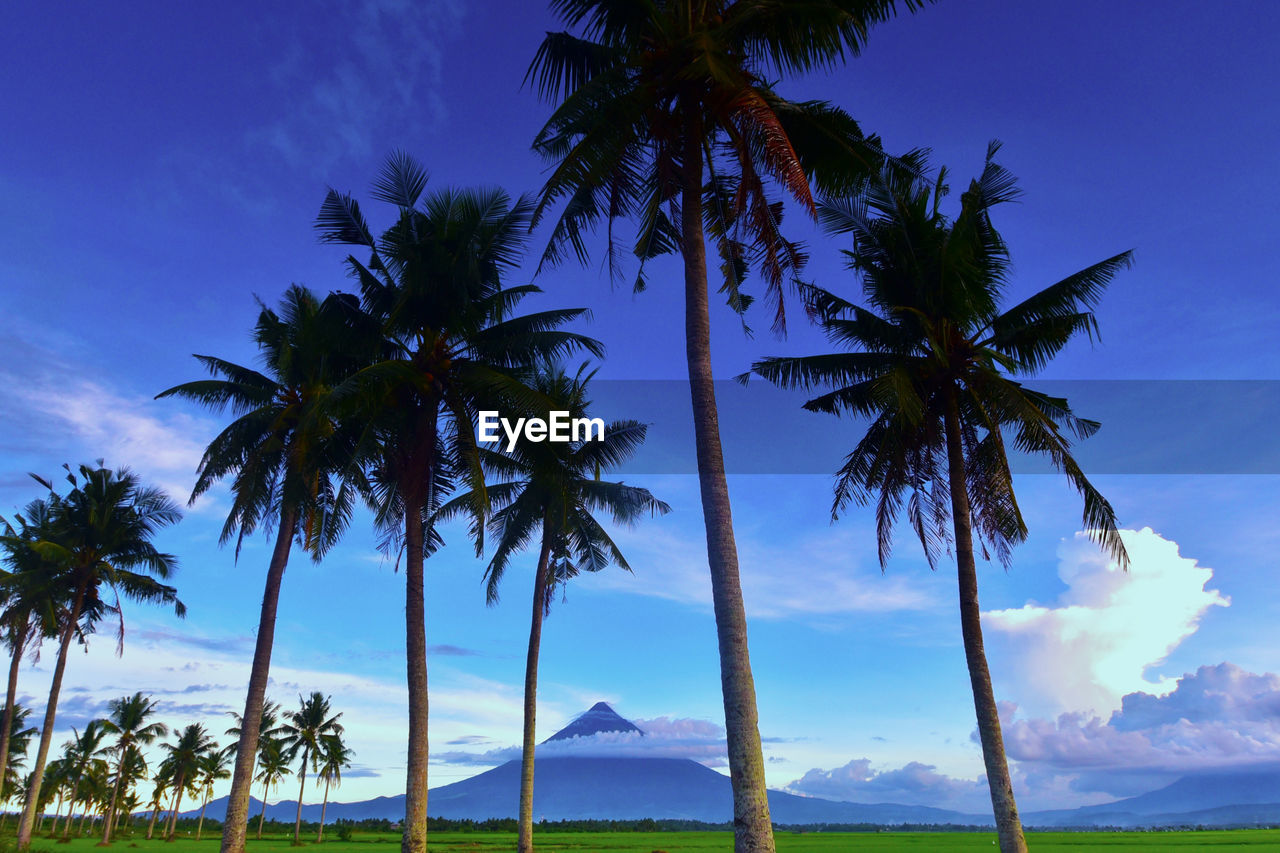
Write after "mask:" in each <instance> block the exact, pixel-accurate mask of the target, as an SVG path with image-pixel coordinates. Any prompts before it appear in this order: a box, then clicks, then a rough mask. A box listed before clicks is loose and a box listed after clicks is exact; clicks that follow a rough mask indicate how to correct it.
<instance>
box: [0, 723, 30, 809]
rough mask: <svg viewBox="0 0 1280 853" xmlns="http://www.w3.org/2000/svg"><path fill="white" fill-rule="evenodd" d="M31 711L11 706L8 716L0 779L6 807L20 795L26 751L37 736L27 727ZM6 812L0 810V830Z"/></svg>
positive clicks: (2, 798)
mask: <svg viewBox="0 0 1280 853" xmlns="http://www.w3.org/2000/svg"><path fill="white" fill-rule="evenodd" d="M29 716H31V709H30V708H27V707H25V706H23V705H20V704H15V705H14V706H13V711H12V713H11V714H10V716H9V731H8V732H6V734H7V737H6V739H5V744H6V750H7V754H6V756H5V758H6V759H7V761H6V762H5V764H4V774H5V775H4V777H3V778H0V785H2V786H3V787H0V804H4V805H8V803H9V801H10V800H11V799H13V797H14V795H15V794H19V795H20V794H21V788H22V770H23V766H24V765H25V764H26V763H27V761H26V759H27V749H28V748H29V747H30V745H31V738H32V736H34V735H36V734H39V733H38V732H37V731H36V730H35V729H34V728H31V727H28V726H27V717H29ZM8 814H9V813H8V812H7V811H3V810H0V830H3V828H4V819H5V818H6V817H7V816H8Z"/></svg>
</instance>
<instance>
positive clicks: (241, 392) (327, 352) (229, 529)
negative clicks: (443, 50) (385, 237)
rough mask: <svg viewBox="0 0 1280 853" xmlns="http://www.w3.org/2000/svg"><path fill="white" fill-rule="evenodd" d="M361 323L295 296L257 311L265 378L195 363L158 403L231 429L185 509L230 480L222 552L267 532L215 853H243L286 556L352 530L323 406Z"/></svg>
mask: <svg viewBox="0 0 1280 853" xmlns="http://www.w3.org/2000/svg"><path fill="white" fill-rule="evenodd" d="M359 318H360V314H359V311H358V303H357V302H356V300H355V298H354V297H350V296H344V295H342V294H331V295H330V296H328V297H326V298H325V299H323V300H321V299H319V298H318V297H317V296H316V295H315V294H313V293H312V292H311V291H309V290H307V289H306V288H304V287H301V286H298V285H294V286H292V287H290V288H289V290H288V291H287V292H286V293H285V296H284V300H283V302H282V304H281V307H280V311H279V312H278V313H277V312H276V311H274V310H272V309H270V308H267V307H266V306H263V307H262V311H261V313H260V314H259V315H258V322H257V325H256V326H255V327H254V332H253V338H254V341H255V343H257V345H258V348H259V350H260V354H261V355H260V357H261V361H262V363H263V371H262V372H260V371H256V370H251V369H249V368H246V367H241V366H239V365H236V364H232V363H231V362H228V361H224V360H222V359H219V358H214V357H212V356H205V355H197V356H196V359H197V360H198V361H199V362H200V363H201V364H203V365H204V366H205V368H207V369H208V370H209V372H210V373H211V374H213V376H214V377H215V378H213V379H206V380H200V381H196V382H188V383H186V384H183V385H178V386H176V387H174V388H170V389H169V390H167V391H163V392H161V393H160V394H158V395H157V397H169V396H177V397H183V398H186V399H188V400H194V401H196V402H198V403H200V404H202V405H204V406H206V407H208V408H211V409H213V410H215V411H219V412H220V411H223V410H225V409H230V411H231V412H232V413H233V414H235V415H236V416H237V417H236V420H235V421H233V422H232V423H231V424H230V425H229V426H228V427H227V428H226V429H225V430H223V431H222V433H221V434H219V435H218V437H217V438H215V439H214V440H213V441H212V442H211V443H210V444H209V447H208V449H207V450H206V451H205V454H204V458H203V459H202V460H201V462H200V474H199V477H198V479H197V480H196V485H195V488H194V489H193V490H192V494H191V500H192V501H195V500H196V498H197V497H199V496H200V495H201V494H203V493H204V492H205V491H207V490H208V489H209V487H210V486H212V485H213V484H214V483H215V482H217V481H218V480H220V479H222V478H224V477H228V476H230V477H232V478H233V484H232V493H233V495H234V498H233V502H232V507H231V512H230V513H229V514H228V516H227V521H226V524H225V525H224V526H223V528H222V538H221V541H222V542H223V543H225V542H227V541H229V540H230V539H231V538H233V537H235V538H236V554H237V556H238V555H239V551H240V543H241V542H242V541H243V539H244V537H245V536H247V535H249V534H251V533H253V532H254V531H256V530H257V529H259V528H260V527H265V528H267V529H270V527H271V525H272V524H275V527H276V541H275V548H274V549H273V550H272V553H271V561H270V563H269V564H268V566H267V578H266V586H265V589H264V592H263V596H262V610H261V613H260V615H259V618H258V634H257V641H256V644H255V647H254V653H253V665H252V668H251V669H250V672H249V686H248V690H247V692H246V696H245V710H244V719H245V720H248V721H249V724H248V725H247V726H244V727H243V728H242V730H241V731H240V732H239V733H238V734H239V738H240V740H239V744H238V746H237V748H236V763H235V771H234V773H233V776H232V781H231V793H230V795H229V798H228V801H227V815H226V820H225V822H224V823H223V829H222V853H243V851H244V842H245V831H246V823H247V820H248V814H249V795H250V788H251V787H252V784H253V767H254V760H255V757H256V756H257V752H258V746H257V744H258V738H259V737H260V736H261V727H260V726H259V719H260V718H261V716H262V708H263V702H264V701H265V696H266V689H267V680H268V678H269V676H270V670H271V648H272V644H273V643H274V640H275V624H276V611H277V608H278V605H279V601H280V587H281V582H282V580H283V578H284V571H285V567H286V566H287V565H288V562H289V551H290V547H291V546H292V544H293V541H294V539H295V538H300V540H301V543H302V545H303V547H305V548H306V549H307V550H308V551H310V553H311V555H312V556H313V558H315V559H316V560H319V559H320V557H321V556H322V555H323V554H324V552H325V551H326V550H327V549H328V548H329V547H330V546H331V545H333V544H334V543H335V542H336V541H337V540H338V538H339V537H340V536H341V533H342V531H343V530H344V529H345V527H346V524H347V522H348V520H349V518H350V511H351V507H352V503H353V501H352V491H351V489H350V486H349V477H351V476H356V475H358V471H357V470H356V469H354V468H352V467H351V465H350V461H351V446H350V442H349V441H348V436H349V431H347V430H343V429H341V428H340V425H338V424H336V423H335V422H334V420H333V418H332V417H331V415H330V413H329V409H328V408H327V406H326V403H327V400H328V397H329V393H330V390H331V389H332V387H333V386H334V384H336V383H337V382H339V381H340V380H341V379H342V378H343V376H344V375H345V374H346V373H347V372H349V371H350V370H351V369H352V368H353V367H354V366H355V365H356V364H357V363H358V362H357V361H356V359H357V357H358V347H357V346H356V342H357V341H359V340H360V339H361V335H360V334H359V329H358V324H359Z"/></svg>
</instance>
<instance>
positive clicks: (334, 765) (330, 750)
mask: <svg viewBox="0 0 1280 853" xmlns="http://www.w3.org/2000/svg"><path fill="white" fill-rule="evenodd" d="M353 757H355V752H354V751H353V750H352V749H351V748H350V747H349V746H347V745H346V744H345V743H343V742H342V736H341V735H338V734H327V735H324V736H323V737H321V738H320V762H319V767H320V770H319V775H320V778H321V779H323V780H324V803H323V804H321V806H320V831H319V832H317V833H316V843H317V844H318V843H320V842H321V841H324V816H325V813H326V812H327V811H328V809H329V786H330V785H331V784H332V785H333V786H335V787H337V786H339V785H341V784H342V771H343V769H345V768H347V767H350V766H351V759H352V758H353Z"/></svg>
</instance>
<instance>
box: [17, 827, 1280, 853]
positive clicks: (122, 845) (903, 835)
mask: <svg viewBox="0 0 1280 853" xmlns="http://www.w3.org/2000/svg"><path fill="white" fill-rule="evenodd" d="M96 840H97V839H90V838H80V839H74V840H72V841H71V842H70V843H67V844H61V843H58V842H55V841H51V840H47V839H43V838H39V839H37V840H36V841H35V842H33V844H32V850H33V851H36V853H98V851H97V849H96V848H95V847H94V843H95V841H96ZM777 840H778V850H779V851H780V853H837V851H842V850H856V851H862V850H866V851H875V853H879V851H886V853H887V851H897V850H910V851H921V852H922V853H923V851H933V850H936V851H939V853H950V851H953V850H954V851H978V850H992V849H994V847H995V845H994V840H995V833H986V832H982V833H960V832H956V833H950V832H936V833H931V832H882V833H837V832H830V833H804V834H799V833H791V832H781V833H779V834H778V836H777ZM1027 841H1028V843H1029V844H1030V847H1031V849H1032V850H1037V851H1038V850H1053V851H1074V850H1082V851H1083V850H1111V849H1122V850H1126V851H1148V850H1149V851H1162V850H1174V851H1190V850H1210V851H1214V850H1221V851H1226V850H1238V849H1242V848H1247V849H1248V850H1249V851H1263V850H1276V851H1280V830H1267V829H1259V830H1232V831H1219V832H1081V833H1076V832H1035V833H1029V834H1028V835H1027ZM399 842H400V837H399V836H398V835H392V834H376V833H367V834H357V835H356V836H355V837H354V838H353V839H352V840H350V841H338V840H336V839H335V840H333V841H326V842H324V844H323V845H317V844H314V843H313V844H307V845H305V846H306V847H311V848H317V849H314V850H313V851H312V853H320V850H323V853H393V851H396V850H399ZM111 846H112V848H113V849H115V850H117V851H119V853H132V851H145V853H217V849H218V835H217V833H216V832H215V833H213V834H211V835H209V836H206V837H205V838H204V839H203V840H202V841H199V842H197V841H194V840H192V839H187V838H179V839H177V840H176V841H174V842H172V843H166V842H163V841H146V840H127V839H126V840H124V841H120V842H118V843H115V844H112V845H111ZM515 846H516V845H515V835H514V834H508V833H500V832H492V833H490V832H440V833H435V834H433V835H432V836H431V838H430V841H429V851H430V853H464V851H475V853H490V851H492V853H497V851H504V850H514V849H515ZM537 848H538V850H539V851H541V853H595V851H601V853H660V851H665V853H676V851H685V850H689V851H711V850H719V851H729V850H732V849H733V841H732V837H731V836H730V835H729V833H726V832H600V833H571V832H560V833H555V832H548V833H544V834H540V835H538V836H537ZM294 849H295V848H293V847H291V845H290V843H289V840H288V839H283V838H281V839H275V838H273V839H269V840H268V839H264V840H262V841H257V842H255V841H253V840H252V836H251V840H250V841H249V850H250V851H254V853H290V851H292V850H294Z"/></svg>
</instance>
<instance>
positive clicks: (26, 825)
mask: <svg viewBox="0 0 1280 853" xmlns="http://www.w3.org/2000/svg"><path fill="white" fill-rule="evenodd" d="M88 587H89V578H88V577H87V576H86V577H85V578H84V579H83V580H81V581H80V583H79V584H77V586H76V596H75V598H74V599H73V600H72V602H71V611H70V612H69V613H68V614H67V623H66V625H64V626H63V628H62V637H61V638H60V639H59V642H58V660H57V663H55V664H54V667H53V683H52V684H51V685H50V687H49V704H48V705H46V706H45V709H44V726H43V727H42V728H41V730H40V746H39V748H38V749H37V750H36V763H35V767H34V768H32V771H31V786H30V788H28V789H27V806H26V808H24V809H23V810H22V822H21V823H20V824H19V825H18V841H17V846H18V849H19V850H26V849H27V848H28V847H30V846H31V831H32V829H33V828H34V827H35V825H36V811H37V810H38V809H39V807H40V784H41V783H42V782H43V781H44V764H45V761H46V760H48V758H49V743H50V741H52V740H53V725H54V722H55V721H56V719H57V715H58V694H59V693H60V692H61V691H62V674H63V672H65V671H66V669H67V651H68V650H69V649H70V648H71V638H72V636H73V635H74V634H75V629H76V623H77V622H78V621H80V608H81V607H82V606H84V596H85V592H86V591H87V590H88Z"/></svg>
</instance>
